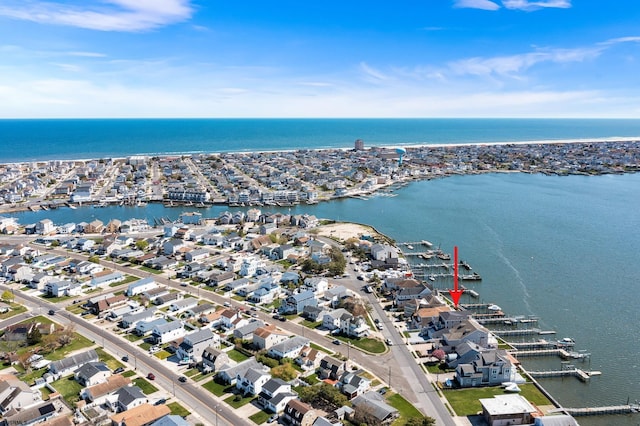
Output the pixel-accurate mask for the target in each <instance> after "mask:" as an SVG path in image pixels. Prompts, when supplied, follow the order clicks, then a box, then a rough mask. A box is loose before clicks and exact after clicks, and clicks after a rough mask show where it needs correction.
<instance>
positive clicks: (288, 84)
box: [0, 0, 640, 118]
mask: <svg viewBox="0 0 640 426" xmlns="http://www.w3.org/2000/svg"><path fill="white" fill-rule="evenodd" d="M638 23H640V2H636V1H616V0H613V1H608V2H603V1H598V0H537V1H534V0H422V1H407V0H396V1H394V2H391V1H388V0H387V1H378V0H369V1H366V2H364V1H344V0H342V1H333V0H323V1H321V2H304V1H299V0H296V1H289V0H283V1H272V2H269V1H264V0H261V1H253V0H246V1H243V2H231V1H213V0H209V1H205V0H197V1H195V0H192V1H190V0H100V1H99V0H83V1H62V0H48V1H40V0H2V1H0V117H2V118H17V117H20V118H22V117H26V118H44V117H53V118H57V117H632V118H638V117H640V93H639V92H640V61H639V59H640V26H639V25H638Z"/></svg>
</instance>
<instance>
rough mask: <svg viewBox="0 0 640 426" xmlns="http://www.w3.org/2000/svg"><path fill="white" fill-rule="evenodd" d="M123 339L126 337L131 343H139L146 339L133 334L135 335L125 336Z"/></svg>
mask: <svg viewBox="0 0 640 426" xmlns="http://www.w3.org/2000/svg"><path fill="white" fill-rule="evenodd" d="M122 337H124V338H125V339H127V340H128V341H130V342H137V341H138V340H141V339H144V336H138V335H137V334H133V333H128V334H125V335H124V336H122Z"/></svg>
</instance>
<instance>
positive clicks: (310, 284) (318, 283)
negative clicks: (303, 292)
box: [304, 277, 329, 296]
mask: <svg viewBox="0 0 640 426" xmlns="http://www.w3.org/2000/svg"><path fill="white" fill-rule="evenodd" d="M304 286H305V287H306V288H307V290H311V291H313V293H314V294H315V295H316V296H321V295H323V294H324V292H325V291H327V290H328V289H329V281H328V280H327V279H326V278H324V277H307V278H305V280H304Z"/></svg>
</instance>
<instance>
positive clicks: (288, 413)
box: [283, 399, 318, 426]
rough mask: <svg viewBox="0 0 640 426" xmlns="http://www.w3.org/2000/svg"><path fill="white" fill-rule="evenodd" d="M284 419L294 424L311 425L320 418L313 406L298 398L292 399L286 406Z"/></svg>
mask: <svg viewBox="0 0 640 426" xmlns="http://www.w3.org/2000/svg"><path fill="white" fill-rule="evenodd" d="M283 415H284V419H285V421H286V422H287V423H288V424H290V425H292V426H311V425H313V422H314V421H315V420H316V419H317V418H318V413H317V412H316V410H314V409H313V407H311V405H309V404H306V403H304V402H302V401H300V400H298V399H292V400H291V401H289V402H287V404H286V405H285V407H284V413H283Z"/></svg>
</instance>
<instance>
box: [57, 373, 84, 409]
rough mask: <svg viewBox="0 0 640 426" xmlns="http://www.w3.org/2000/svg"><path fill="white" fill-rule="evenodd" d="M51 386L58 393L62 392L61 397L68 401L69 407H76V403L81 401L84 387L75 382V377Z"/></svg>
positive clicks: (64, 378)
mask: <svg viewBox="0 0 640 426" xmlns="http://www.w3.org/2000/svg"><path fill="white" fill-rule="evenodd" d="M51 385H52V386H53V388H54V389H55V390H56V391H58V392H60V395H62V398H64V400H65V401H67V403H68V404H69V406H71V407H73V406H75V403H76V402H78V401H79V400H80V391H81V390H82V385H81V384H80V383H78V382H76V381H75V380H74V378H73V375H71V376H68V377H63V378H62V379H60V380H56V381H55V382H53V383H51Z"/></svg>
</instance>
